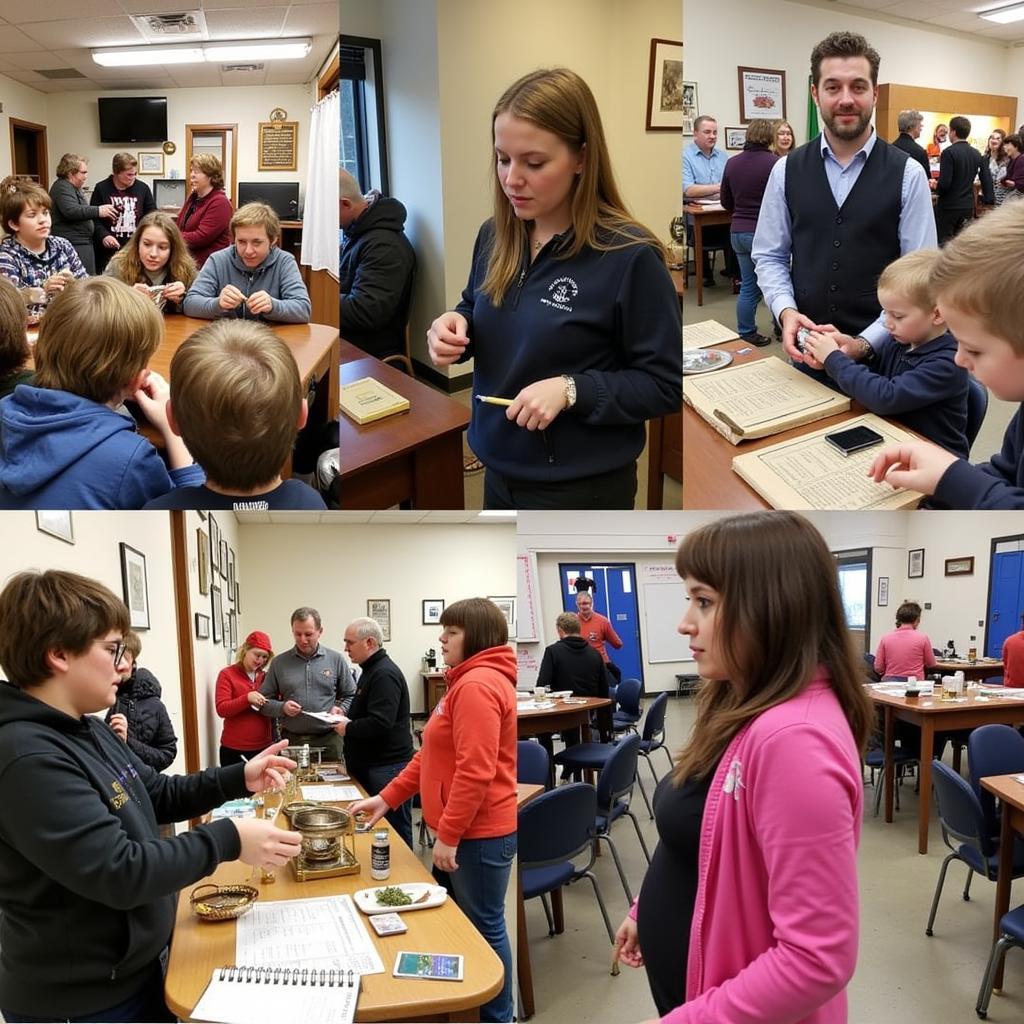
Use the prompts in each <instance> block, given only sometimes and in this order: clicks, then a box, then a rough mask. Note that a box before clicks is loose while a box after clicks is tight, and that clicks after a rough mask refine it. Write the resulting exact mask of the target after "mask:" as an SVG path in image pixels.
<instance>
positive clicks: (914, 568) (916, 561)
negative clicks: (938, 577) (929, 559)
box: [907, 548, 924, 580]
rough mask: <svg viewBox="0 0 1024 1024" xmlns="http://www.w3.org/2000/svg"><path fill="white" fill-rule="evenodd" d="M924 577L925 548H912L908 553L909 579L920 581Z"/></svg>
mask: <svg viewBox="0 0 1024 1024" xmlns="http://www.w3.org/2000/svg"><path fill="white" fill-rule="evenodd" d="M922 576H924V548H911V549H910V550H909V551H908V552H907V577H908V579H912V580H919V579H921V577H922Z"/></svg>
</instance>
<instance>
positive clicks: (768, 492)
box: [732, 413, 921, 511]
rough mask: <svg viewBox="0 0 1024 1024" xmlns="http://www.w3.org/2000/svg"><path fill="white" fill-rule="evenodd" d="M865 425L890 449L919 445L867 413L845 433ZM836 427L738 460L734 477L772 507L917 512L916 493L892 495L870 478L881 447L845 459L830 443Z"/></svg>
mask: <svg viewBox="0 0 1024 1024" xmlns="http://www.w3.org/2000/svg"><path fill="white" fill-rule="evenodd" d="M858 426H865V427H870V429H872V430H875V431H877V432H878V433H879V434H881V435H882V437H883V438H884V440H885V443H886V444H899V443H902V442H906V441H913V440H915V438H914V436H913V435H912V434H909V433H907V431H905V430H902V429H900V428H899V427H896V426H894V425H893V424H891V423H888V422H886V421H885V420H883V419H882V418H881V417H879V416H875V415H873V414H870V413H869V414H867V415H865V416H858V417H857V418H856V419H852V420H847V421H846V422H845V423H843V424H842V429H843V430H847V429H850V428H853V427H858ZM835 429H837V428H835V427H826V428H825V429H823V430H816V431H815V432H814V433H813V434H805V435H804V436H803V437H797V438H794V439H793V440H791V441H781V442H780V443H779V444H773V445H770V446H769V447H768V448H762V449H761V450H760V451H756V452H747V453H746V454H745V455H737V456H736V457H735V458H734V459H733V460H732V468H733V472H734V473H737V474H738V475H739V476H741V477H742V478H743V479H744V480H746V482H747V483H748V484H750V486H751V487H753V488H754V490H755V491H757V493H758V494H760V495H761V497H762V498H764V499H765V500H766V501H767V502H768V504H769V505H771V506H772V508H785V509H793V510H798V511H799V510H810V509H816V510H824V509H842V510H861V509H904V508H914V507H916V505H917V503H918V502H919V501H920V500H921V495H920V494H918V493H917V492H916V491H906V490H902V489H896V490H893V488H892V487H890V486H889V484H876V483H875V482H874V481H873V480H871V479H870V478H869V477H868V476H867V471H868V467H869V466H870V465H871V463H872V462H873V461H874V458H875V456H876V455H877V454H878V451H879V448H878V446H877V445H876V446H875V447H873V448H866V449H864V451H861V452H855V453H854V454H853V455H849V456H843V455H841V454H840V453H839V451H838V450H837V449H836V448H833V447H832V445H830V444H829V443H828V442H827V441H826V440H825V435H826V434H828V433H831V432H832V431H833V430H835Z"/></svg>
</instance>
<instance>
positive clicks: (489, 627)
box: [441, 597, 508, 659]
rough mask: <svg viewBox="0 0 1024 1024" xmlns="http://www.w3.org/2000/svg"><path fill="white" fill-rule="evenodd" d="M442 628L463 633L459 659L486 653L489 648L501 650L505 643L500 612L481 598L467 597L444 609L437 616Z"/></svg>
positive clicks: (505, 634) (505, 632)
mask: <svg viewBox="0 0 1024 1024" xmlns="http://www.w3.org/2000/svg"><path fill="white" fill-rule="evenodd" d="M441 625H442V626H457V627H458V628H459V629H462V630H464V631H465V633H466V636H465V639H464V641H463V645H462V657H463V659H466V658H472V657H473V655H474V654H479V653H480V652H481V651H486V650H487V649H488V648H490V647H504V646H505V644H507V643H508V622H507V621H506V619H505V616H504V615H503V614H502V613H501V609H500V608H499V607H498V606H497V605H496V604H495V603H494V602H493V601H488V600H487V599H486V598H484V597H467V598H464V599H463V600H461V601H456V602H455V603H454V604H450V605H448V607H447V608H445V610H444V611H443V612H441Z"/></svg>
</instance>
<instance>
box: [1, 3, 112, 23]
mask: <svg viewBox="0 0 1024 1024" xmlns="http://www.w3.org/2000/svg"><path fill="white" fill-rule="evenodd" d="M123 14H124V8H123V7H122V6H121V5H120V4H119V3H117V2H116V0H46V3H28V4H26V3H23V2H22V0H0V18H4V19H5V20H6V21H9V22H10V23H11V24H12V25H23V24H27V23H29V22H37V21H70V22H74V23H76V24H79V25H81V24H83V23H84V22H87V21H91V20H92V19H94V18H113V17H119V16H123Z"/></svg>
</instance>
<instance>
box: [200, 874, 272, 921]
mask: <svg viewBox="0 0 1024 1024" xmlns="http://www.w3.org/2000/svg"><path fill="white" fill-rule="evenodd" d="M258 896H259V891H258V890H256V889H254V888H253V887H252V886H251V885H214V884H213V883H212V882H206V883H205V884H203V885H197V886H196V887H195V888H194V889H193V890H192V892H191V893H190V894H189V903H190V904H191V906H192V912H193V913H194V914H195V915H196V917H198V918H199V920H200V921H233V920H235V918H238V917H241V916H242V915H243V914H244V913H245V912H246V911H247V910H248V909H249V908H250V907H251V906H252V905H253V904H254V903H255V902H256V899H257V898H258Z"/></svg>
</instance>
